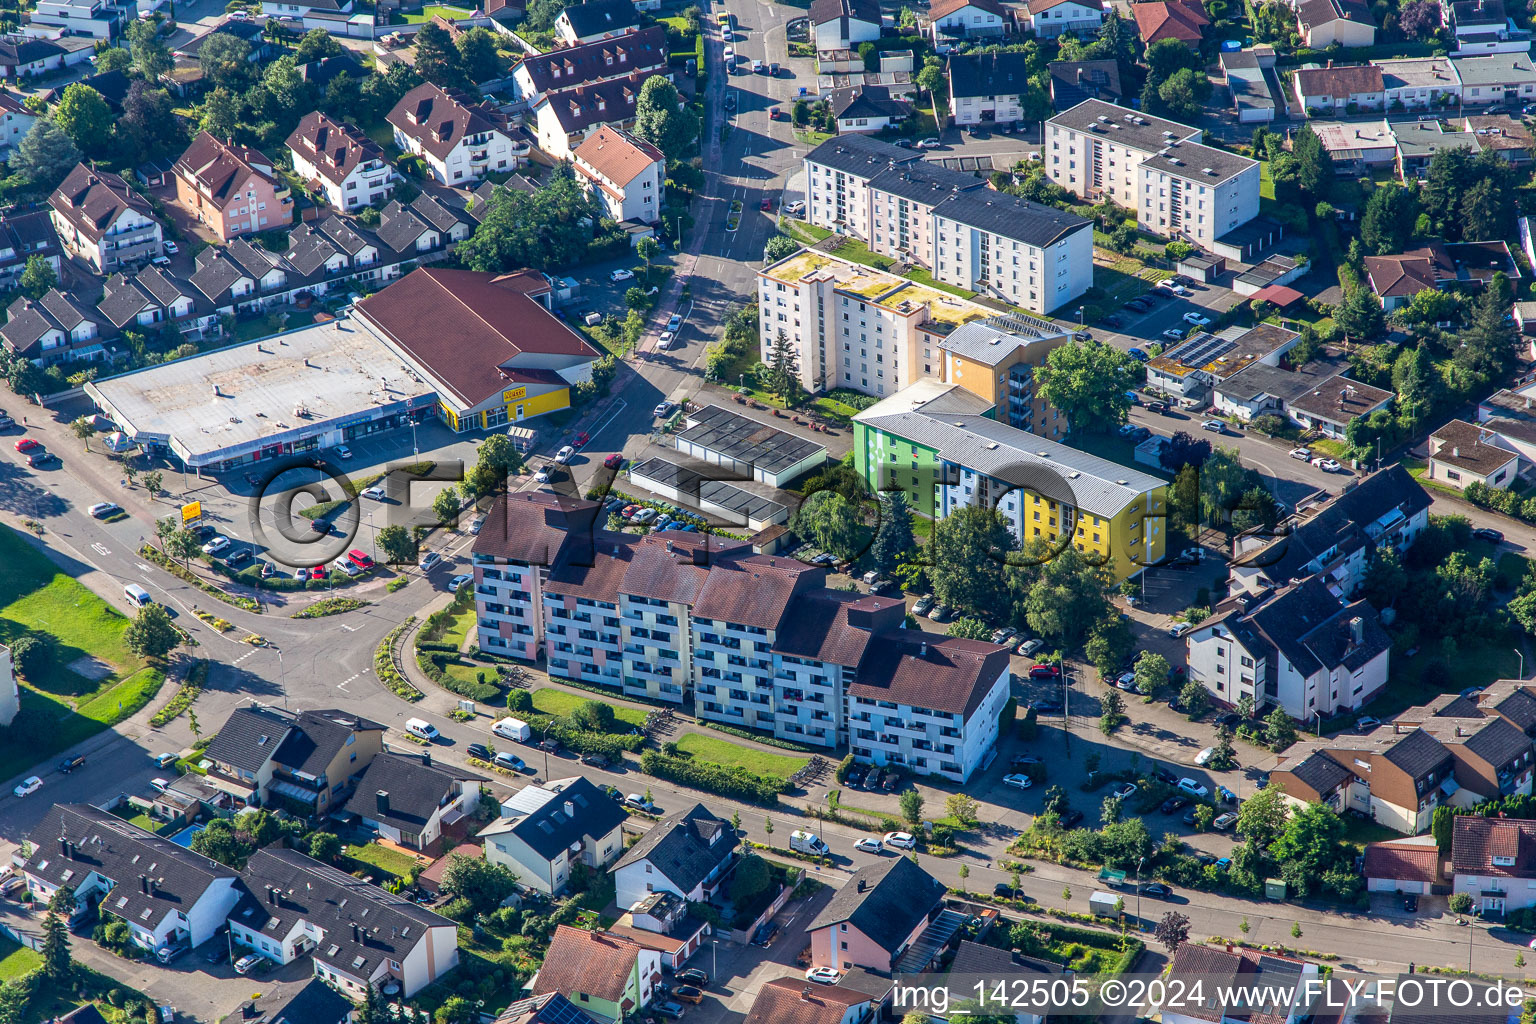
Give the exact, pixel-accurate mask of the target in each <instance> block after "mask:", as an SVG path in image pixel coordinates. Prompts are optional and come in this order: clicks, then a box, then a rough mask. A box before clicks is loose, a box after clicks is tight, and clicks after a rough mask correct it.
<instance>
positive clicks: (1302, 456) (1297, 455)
mask: <svg viewBox="0 0 1536 1024" xmlns="http://www.w3.org/2000/svg"><path fill="white" fill-rule="evenodd" d="M1291 458H1293V459H1297V460H1298V461H1301V462H1311V461H1312V449H1311V448H1292V449H1291Z"/></svg>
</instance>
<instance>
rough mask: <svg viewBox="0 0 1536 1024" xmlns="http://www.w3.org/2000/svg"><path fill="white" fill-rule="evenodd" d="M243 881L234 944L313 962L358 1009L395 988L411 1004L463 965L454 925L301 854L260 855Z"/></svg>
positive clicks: (275, 851) (232, 929) (272, 850)
mask: <svg viewBox="0 0 1536 1024" xmlns="http://www.w3.org/2000/svg"><path fill="white" fill-rule="evenodd" d="M241 882H242V883H243V885H244V887H245V890H246V894H245V896H244V897H243V898H242V899H241V900H240V903H239V905H237V906H236V907H235V909H234V910H233V911H232V912H231V913H230V914H229V941H230V942H231V943H233V944H234V945H235V946H238V947H241V948H244V949H249V950H253V951H254V952H257V953H260V954H261V955H262V956H264V957H266V958H268V959H269V960H272V961H274V962H276V963H278V964H290V963H292V962H293V961H295V960H297V959H299V958H300V957H301V956H306V955H310V956H312V958H313V962H314V972H315V976H316V977H318V978H320V979H321V980H322V981H325V982H327V983H329V984H331V985H334V986H336V987H337V988H339V989H341V991H342V992H343V993H344V994H345V995H346V996H347V997H348V998H349V999H351V1000H352V1001H353V1002H362V1001H363V997H364V993H365V992H366V990H367V989H368V988H369V987H374V988H382V987H384V986H386V985H389V984H391V983H392V984H394V985H397V986H399V990H400V994H401V995H402V996H403V997H404V998H407V999H409V998H410V997H411V996H413V995H415V994H416V993H417V992H420V991H421V990H422V989H423V988H425V987H426V986H428V985H430V984H432V983H433V982H435V981H438V980H439V979H441V978H442V977H444V976H445V975H447V974H448V973H449V972H450V971H452V970H453V969H454V968H455V967H457V966H458V963H459V949H458V933H457V926H456V925H455V924H454V923H453V922H452V921H450V920H448V919H447V918H446V917H442V916H441V915H438V914H435V913H433V912H432V911H430V910H428V909H427V908H425V907H421V906H418V905H417V904H415V903H414V902H412V901H411V900H409V899H407V898H406V897H404V896H397V895H395V894H393V893H390V892H386V891H385V890H383V889H381V888H379V887H378V886H376V885H374V884H373V883H372V882H365V881H363V880H362V879H360V878H353V877H352V876H351V875H348V874H346V873H344V872H342V871H338V870H337V869H336V868H333V867H330V866H329V865H326V864H322V863H320V862H319V861H317V860H313V859H312V858H310V857H307V856H305V855H304V854H302V853H300V852H298V851H297V850H284V849H279V848H277V847H275V846H269V847H267V848H265V849H262V850H257V851H256V853H255V854H253V855H252V857H251V859H250V861H249V862H247V864H246V866H245V870H244V871H243V872H241ZM306 1024H307V1022H306Z"/></svg>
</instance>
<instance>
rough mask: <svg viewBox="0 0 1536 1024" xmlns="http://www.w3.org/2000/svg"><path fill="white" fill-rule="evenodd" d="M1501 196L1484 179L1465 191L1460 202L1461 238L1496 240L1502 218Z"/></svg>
mask: <svg viewBox="0 0 1536 1024" xmlns="http://www.w3.org/2000/svg"><path fill="white" fill-rule="evenodd" d="M1503 214H1504V210H1503V196H1502V195H1501V194H1500V192H1499V188H1498V186H1497V185H1495V184H1494V183H1493V182H1492V181H1490V180H1489V179H1487V178H1484V179H1483V180H1482V181H1479V182H1477V183H1476V184H1475V185H1473V186H1472V187H1471V188H1469V189H1467V194H1466V196H1465V197H1464V198H1463V199H1462V201H1461V233H1462V237H1463V238H1497V237H1498V236H1499V235H1500V234H1501V233H1502V232H1501V231H1500V220H1501V218H1502V217H1503Z"/></svg>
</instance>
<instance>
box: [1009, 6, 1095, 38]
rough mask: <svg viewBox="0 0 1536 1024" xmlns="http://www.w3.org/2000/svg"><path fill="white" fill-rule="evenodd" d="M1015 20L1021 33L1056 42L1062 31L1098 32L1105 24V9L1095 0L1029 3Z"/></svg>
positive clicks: (1020, 10) (1021, 9)
mask: <svg viewBox="0 0 1536 1024" xmlns="http://www.w3.org/2000/svg"><path fill="white" fill-rule="evenodd" d="M1017 17H1018V20H1019V29H1020V30H1021V31H1024V32H1033V33H1034V34H1035V35H1036V36H1037V37H1038V38H1040V39H1055V38H1056V37H1057V36H1059V35H1061V34H1062V33H1063V32H1077V33H1094V32H1097V31H1098V30H1099V26H1101V25H1103V24H1104V7H1103V5H1102V4H1100V3H1099V2H1098V0H1029V3H1028V4H1026V5H1025V6H1024V7H1022V8H1020V9H1019V12H1018V15H1017Z"/></svg>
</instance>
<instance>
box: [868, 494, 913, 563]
mask: <svg viewBox="0 0 1536 1024" xmlns="http://www.w3.org/2000/svg"><path fill="white" fill-rule="evenodd" d="M916 550H917V541H916V539H915V538H914V537H913V536H912V510H911V508H910V507H909V506H908V504H907V493H906V492H905V491H883V492H881V494H880V526H879V528H878V529H877V530H876V531H875V539H874V543H873V544H871V545H870V549H869V554H870V557H871V558H872V559H873V560H874V563H875V568H877V569H878V570H880V573H881V575H884V576H889V575H890V574H891V573H893V572H895V571H896V566H897V565H898V564H899V563H900V562H901V561H902V560H903V559H906V558H907V557H909V556H910V555H911V554H912V553H913V552H915V551H916Z"/></svg>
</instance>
